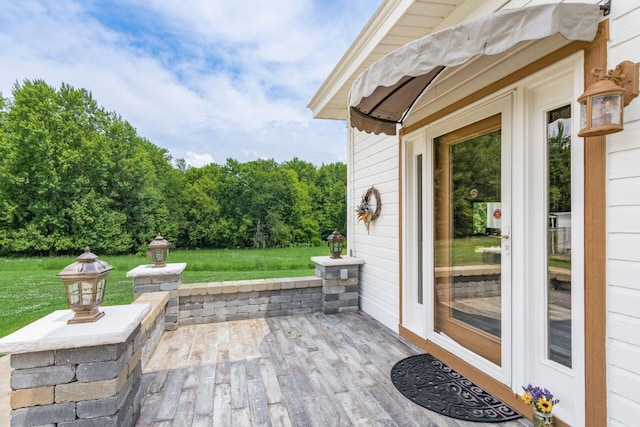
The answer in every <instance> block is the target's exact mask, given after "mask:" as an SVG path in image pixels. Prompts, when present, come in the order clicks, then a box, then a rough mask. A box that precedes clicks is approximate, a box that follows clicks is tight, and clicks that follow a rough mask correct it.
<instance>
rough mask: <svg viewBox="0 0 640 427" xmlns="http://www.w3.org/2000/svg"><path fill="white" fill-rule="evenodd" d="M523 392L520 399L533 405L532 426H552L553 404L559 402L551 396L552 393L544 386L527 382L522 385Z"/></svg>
mask: <svg viewBox="0 0 640 427" xmlns="http://www.w3.org/2000/svg"><path fill="white" fill-rule="evenodd" d="M522 389H523V390H524V394H523V395H522V396H521V399H522V400H523V401H524V403H526V404H527V405H531V407H533V427H544V426H553V425H554V423H553V415H552V414H551V411H552V410H553V406H554V405H556V404H557V403H558V402H560V401H559V400H558V399H554V398H553V394H551V392H550V391H549V390H547V389H546V388H542V387H538V386H532V385H531V384H529V385H528V386H526V387H522Z"/></svg>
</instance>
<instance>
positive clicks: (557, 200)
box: [546, 105, 571, 368]
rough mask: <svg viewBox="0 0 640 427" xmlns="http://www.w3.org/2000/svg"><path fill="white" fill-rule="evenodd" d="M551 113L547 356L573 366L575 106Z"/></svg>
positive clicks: (548, 123)
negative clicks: (573, 145) (572, 219)
mask: <svg viewBox="0 0 640 427" xmlns="http://www.w3.org/2000/svg"><path fill="white" fill-rule="evenodd" d="M546 114H547V120H546V121H547V168H548V171H549V175H548V183H549V184H548V186H547V197H548V200H549V202H548V211H547V216H548V218H549V224H548V231H547V331H548V334H547V349H548V351H547V357H548V358H549V359H550V360H553V361H554V362H558V363H560V364H562V365H564V366H566V367H568V368H570V367H571V106H570V105H566V106H564V107H560V108H557V109H555V110H553V111H549V112H547V113H546Z"/></svg>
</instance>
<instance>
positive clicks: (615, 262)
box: [348, 0, 640, 426]
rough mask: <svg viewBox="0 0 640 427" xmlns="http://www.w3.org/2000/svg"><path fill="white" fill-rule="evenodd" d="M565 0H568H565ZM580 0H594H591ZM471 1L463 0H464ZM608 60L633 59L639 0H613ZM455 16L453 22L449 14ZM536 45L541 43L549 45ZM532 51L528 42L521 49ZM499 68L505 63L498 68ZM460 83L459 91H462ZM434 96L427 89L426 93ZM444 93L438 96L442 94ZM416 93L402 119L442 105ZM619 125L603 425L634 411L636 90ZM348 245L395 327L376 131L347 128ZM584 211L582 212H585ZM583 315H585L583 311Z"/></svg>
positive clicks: (638, 187) (386, 186)
mask: <svg viewBox="0 0 640 427" xmlns="http://www.w3.org/2000/svg"><path fill="white" fill-rule="evenodd" d="M559 1H562V0H555V1H554V0H511V1H508V2H506V1H505V2H504V5H503V6H502V7H503V8H516V7H526V6H533V5H536V4H541V3H550V2H559ZM565 1H573V0H565ZM579 1H581V2H589V3H602V2H601V1H597V0H579ZM469 4H471V3H469V2H466V3H464V5H469ZM487 4H488V3H486V2H478V4H477V6H476V5H475V4H474V7H473V8H471V9H469V8H468V7H467V6H465V7H463V6H460V7H459V8H457V9H456V11H455V13H452V14H451V16H449V17H448V18H447V20H446V25H445V26H449V25H454V24H455V23H457V22H463V21H466V20H469V19H473V18H476V17H478V16H482V15H485V14H486V13H489V12H490V11H486V10H483V9H484V8H485V7H486V6H487ZM607 18H608V20H609V24H610V41H609V42H608V44H607V47H608V51H607V62H608V68H614V67H615V66H616V65H617V64H618V63H620V62H622V61H624V60H630V61H633V62H636V63H640V27H638V25H637V22H638V21H639V20H640V0H613V1H612V10H611V14H610V15H609V16H608V17H607ZM454 21H455V22H454ZM546 47H547V46H546V45H541V46H540V48H541V49H540V50H541V51H547V52H548V51H549V50H547V49H546ZM532 51H533V49H532V50H530V51H529V52H527V54H530V53H531V52H532ZM505 73H506V71H505ZM490 77H492V76H490V75H483V73H479V74H478V77H475V78H472V79H470V80H468V81H467V83H468V86H469V88H468V89H465V88H464V87H462V88H458V89H457V92H453V93H452V94H453V95H454V96H453V98H455V97H456V95H459V96H458V98H460V97H462V96H463V95H465V94H466V93H471V92H473V91H474V90H478V89H480V88H482V87H484V86H486V85H488V84H489V83H490V81H489V78H490ZM463 90H466V92H464V93H463ZM433 96H435V95H433ZM451 99H452V97H448V98H447V100H446V102H450V101H451ZM437 101H438V99H436V103H431V102H427V101H425V102H423V103H421V102H420V101H419V102H418V103H417V104H416V105H415V107H414V110H413V113H412V114H410V115H409V117H408V119H407V121H405V130H406V128H407V126H412V125H415V124H416V122H417V121H418V120H419V119H420V118H421V117H425V116H427V115H428V114H429V113H432V112H433V111H432V109H436V110H437V109H438V108H442V105H439V104H437ZM624 118H625V130H624V131H623V132H620V133H618V134H613V135H609V136H607V137H606V138H607V145H606V147H607V149H606V184H605V187H606V201H605V202H604V203H606V238H607V241H606V247H604V248H603V250H604V251H605V252H606V276H607V279H606V337H607V338H606V368H605V367H603V368H602V369H606V383H607V384H606V385H607V396H606V400H607V408H606V412H607V419H608V423H607V425H611V426H622V425H636V424H637V419H638V417H640V397H639V396H638V393H637V390H638V389H639V388H640V367H639V366H638V363H637V360H638V359H640V334H638V330H640V309H639V308H638V307H640V281H639V280H638V277H640V221H639V219H640V98H637V99H635V100H633V101H632V102H631V104H630V105H629V106H627V107H626V108H625V111H624ZM348 143H349V145H348V147H349V163H348V170H349V175H348V176H349V180H348V184H349V190H348V202H349V212H350V213H349V221H348V227H349V248H350V249H351V250H353V253H352V255H355V256H358V257H361V258H363V259H364V260H365V265H364V266H363V268H362V271H361V291H360V292H361V308H362V310H363V311H366V312H367V313H370V314H371V315H373V316H374V317H376V318H377V319H379V320H380V321H382V322H383V323H384V324H385V325H386V326H388V327H389V328H391V329H394V330H396V329H397V325H398V323H399V310H400V304H401V303H400V286H399V283H400V280H401V277H400V271H399V268H400V244H401V241H400V239H399V237H398V230H399V229H400V228H401V225H402V224H401V220H400V217H399V211H400V210H399V203H400V194H399V193H398V187H399V182H398V167H399V166H398V165H399V158H398V156H399V153H398V152H399V147H398V138H397V137H390V136H384V135H380V136H376V135H370V134H366V133H361V132H358V131H355V130H350V132H349V140H348ZM372 185H373V186H375V187H376V188H377V189H378V190H379V191H380V194H381V200H382V203H383V209H382V214H381V216H380V218H379V219H378V220H377V221H375V222H374V223H373V224H372V225H371V228H370V232H369V234H367V231H366V229H365V227H364V225H362V224H360V223H357V222H356V219H355V214H353V210H354V209H355V207H356V206H357V204H358V203H359V202H360V199H361V197H362V195H363V194H364V193H365V192H366V191H367V189H368V188H369V187H370V186H372ZM585 215H589V212H585ZM585 315H586V316H587V317H589V316H590V313H589V312H586V313H585Z"/></svg>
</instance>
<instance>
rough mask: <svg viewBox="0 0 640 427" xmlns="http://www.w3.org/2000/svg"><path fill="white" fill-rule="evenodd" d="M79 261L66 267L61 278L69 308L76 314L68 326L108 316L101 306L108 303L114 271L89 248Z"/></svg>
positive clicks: (59, 275)
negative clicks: (109, 287)
mask: <svg viewBox="0 0 640 427" xmlns="http://www.w3.org/2000/svg"><path fill="white" fill-rule="evenodd" d="M76 259H77V262H74V263H73V264H70V265H68V266H66V267H65V268H64V269H63V270H62V271H61V272H60V273H58V274H57V276H58V277H60V278H61V279H62V281H63V282H64V288H65V290H66V293H67V302H68V303H69V308H70V309H71V310H72V311H73V312H74V316H73V318H71V319H69V320H67V323H88V322H95V321H96V320H98V319H100V318H101V317H102V316H104V312H102V311H100V310H99V308H100V304H101V303H102V301H103V300H104V291H105V289H106V288H107V276H108V275H109V271H111V270H112V269H113V267H111V266H110V265H109V264H107V263H106V262H104V261H98V257H97V256H96V255H95V254H92V253H91V250H90V249H89V247H88V246H87V247H86V248H85V249H84V253H83V254H82V255H80V256H79V257H78V258H76Z"/></svg>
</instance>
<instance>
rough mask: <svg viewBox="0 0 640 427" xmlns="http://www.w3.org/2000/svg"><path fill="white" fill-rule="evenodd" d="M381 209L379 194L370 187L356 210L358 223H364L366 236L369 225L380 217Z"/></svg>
mask: <svg viewBox="0 0 640 427" xmlns="http://www.w3.org/2000/svg"><path fill="white" fill-rule="evenodd" d="M381 209H382V203H381V202H380V192H379V191H378V190H376V189H375V187H373V186H372V187H371V188H369V189H368V190H367V192H366V193H365V194H364V196H362V200H361V201H360V204H359V205H358V206H357V208H356V216H357V217H358V222H360V221H362V222H364V226H365V227H366V228H367V234H369V225H370V224H371V222H372V221H374V220H375V219H376V218H378V217H379V216H380V210H381Z"/></svg>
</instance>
